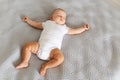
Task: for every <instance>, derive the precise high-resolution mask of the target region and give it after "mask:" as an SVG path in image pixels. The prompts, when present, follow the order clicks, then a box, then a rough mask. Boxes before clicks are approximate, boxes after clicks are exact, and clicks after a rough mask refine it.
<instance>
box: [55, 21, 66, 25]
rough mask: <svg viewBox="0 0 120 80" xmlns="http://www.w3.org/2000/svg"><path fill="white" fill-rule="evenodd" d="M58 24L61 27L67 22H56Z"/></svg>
mask: <svg viewBox="0 0 120 80" xmlns="http://www.w3.org/2000/svg"><path fill="white" fill-rule="evenodd" d="M55 22H56V23H57V24H60V25H64V24H65V22H62V21H55Z"/></svg>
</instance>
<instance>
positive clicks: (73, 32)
mask: <svg viewBox="0 0 120 80" xmlns="http://www.w3.org/2000/svg"><path fill="white" fill-rule="evenodd" d="M86 30H89V25H88V24H84V26H83V27H80V28H76V29H73V28H69V30H68V32H67V34H79V33H82V32H84V31H86Z"/></svg>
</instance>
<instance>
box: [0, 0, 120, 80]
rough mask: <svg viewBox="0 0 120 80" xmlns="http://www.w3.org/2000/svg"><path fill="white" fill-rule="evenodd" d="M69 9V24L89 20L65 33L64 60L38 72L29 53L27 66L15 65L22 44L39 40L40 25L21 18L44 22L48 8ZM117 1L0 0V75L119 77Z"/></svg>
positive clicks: (21, 78)
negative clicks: (75, 30)
mask: <svg viewBox="0 0 120 80" xmlns="http://www.w3.org/2000/svg"><path fill="white" fill-rule="evenodd" d="M55 8H63V9H64V10H65V11H66V12H67V22H66V24H67V25H68V26H69V27H72V28H77V27H81V26H82V25H83V24H84V23H88V24H89V25H90V30H89V31H86V32H84V33H82V34H78V35H65V37H64V40H63V43H62V49H61V50H62V52H63V54H64V56H65V61H64V63H63V64H61V65H60V66H58V67H56V68H53V69H49V70H48V71H47V74H46V76H45V77H42V76H40V75H39V70H40V66H41V64H42V63H44V62H45V61H41V60H40V59H38V58H37V56H35V55H32V57H31V59H30V66H29V67H28V68H26V69H21V70H16V69H15V66H16V65H17V64H18V63H19V62H20V54H21V49H22V47H23V46H24V44H25V43H27V42H33V41H38V39H39V37H40V34H41V30H37V29H34V28H32V27H30V26H29V25H28V24H26V23H24V22H23V21H22V20H21V19H22V17H23V16H24V15H27V16H29V17H30V18H31V19H32V20H35V21H46V20H47V19H48V18H49V16H50V14H51V12H52V10H53V9H55ZM119 31H120V1H119V0H0V80H120V42H119V41H120V32H119Z"/></svg>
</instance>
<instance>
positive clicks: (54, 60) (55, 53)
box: [40, 48, 64, 76]
mask: <svg viewBox="0 0 120 80" xmlns="http://www.w3.org/2000/svg"><path fill="white" fill-rule="evenodd" d="M63 61H64V56H63V54H62V52H61V51H60V50H59V49H57V48H56V49H53V50H52V51H51V53H50V60H49V61H48V62H47V63H45V64H42V66H41V70H40V74H41V75H42V76H44V75H45V73H46V70H47V69H49V68H53V67H56V66H58V65H60V64H61V63H62V62H63Z"/></svg>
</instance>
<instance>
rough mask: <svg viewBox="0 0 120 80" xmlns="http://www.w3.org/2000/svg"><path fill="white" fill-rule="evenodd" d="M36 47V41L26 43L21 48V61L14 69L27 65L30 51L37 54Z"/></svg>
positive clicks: (37, 46)
mask: <svg viewBox="0 0 120 80" xmlns="http://www.w3.org/2000/svg"><path fill="white" fill-rule="evenodd" d="M38 48H39V43H38V42H30V43H27V44H26V45H25V46H24V47H23V50H22V54H21V57H22V61H21V63H20V64H19V65H17V66H16V69H21V68H25V67H28V62H29V60H30V57H31V53H33V54H37V52H38Z"/></svg>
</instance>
